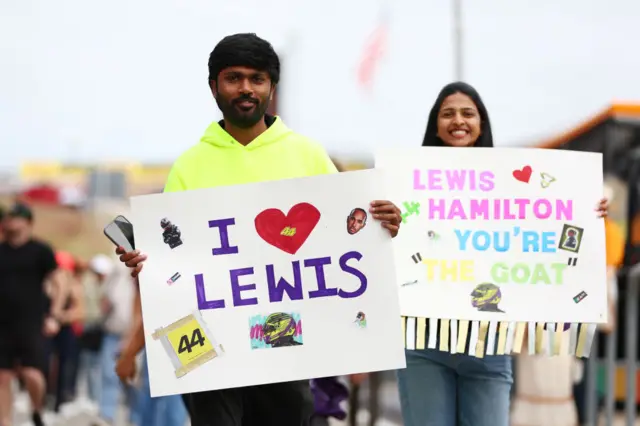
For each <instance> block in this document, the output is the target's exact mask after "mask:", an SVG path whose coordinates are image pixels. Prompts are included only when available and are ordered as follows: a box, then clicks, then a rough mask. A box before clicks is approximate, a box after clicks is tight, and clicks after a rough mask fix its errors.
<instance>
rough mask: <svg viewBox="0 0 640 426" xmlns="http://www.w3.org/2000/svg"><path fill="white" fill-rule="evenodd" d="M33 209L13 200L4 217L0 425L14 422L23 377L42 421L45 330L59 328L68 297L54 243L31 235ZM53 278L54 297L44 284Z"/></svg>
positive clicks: (35, 417)
mask: <svg viewBox="0 0 640 426" xmlns="http://www.w3.org/2000/svg"><path fill="white" fill-rule="evenodd" d="M32 230H33V214H32V212H31V210H30V209H29V207H28V206H26V205H24V204H15V205H14V206H13V207H12V208H11V209H10V210H9V211H8V212H7V214H6V217H5V218H4V221H3V234H4V241H2V242H1V243H0V425H2V426H9V425H11V424H12V420H13V419H12V416H13V413H12V405H13V404H12V393H11V383H12V381H13V379H14V377H15V373H16V372H19V373H20V375H21V376H22V378H23V380H24V382H25V386H26V388H27V391H28V392H29V396H30V398H31V406H32V409H33V415H32V420H33V423H34V425H35V426H42V425H44V423H43V422H42V416H41V412H42V408H43V404H44V395H45V389H46V384H45V376H44V371H45V369H46V361H47V360H46V356H45V342H46V340H45V339H46V337H45V334H47V335H49V336H50V335H53V334H55V333H57V331H58V329H59V323H58V320H57V318H58V316H59V315H60V314H61V313H62V308H63V303H64V300H65V297H66V289H65V288H64V281H63V280H61V279H59V277H58V274H57V263H56V258H55V255H54V253H53V250H52V249H51V247H50V246H49V245H48V244H46V243H44V242H42V241H38V240H36V239H34V238H33V236H32ZM48 279H51V283H52V289H53V292H52V299H51V300H50V299H49V297H48V296H47V294H46V292H45V286H44V283H45V281H47V280H48Z"/></svg>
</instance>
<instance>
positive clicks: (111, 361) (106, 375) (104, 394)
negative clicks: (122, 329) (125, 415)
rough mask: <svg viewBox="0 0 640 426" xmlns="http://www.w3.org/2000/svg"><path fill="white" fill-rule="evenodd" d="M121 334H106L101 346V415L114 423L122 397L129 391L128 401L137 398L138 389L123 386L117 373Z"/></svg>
mask: <svg viewBox="0 0 640 426" xmlns="http://www.w3.org/2000/svg"><path fill="white" fill-rule="evenodd" d="M121 339H122V337H121V336H119V335H116V334H105V335H104V338H103V340H102V347H101V348H100V383H101V385H102V389H101V392H100V400H99V403H98V405H99V413H100V417H101V418H102V419H104V420H107V421H108V422H111V423H113V421H114V418H115V416H116V413H117V411H118V405H119V403H120V397H121V395H123V394H124V393H125V392H126V393H127V395H126V397H127V401H131V400H132V399H133V400H135V399H136V395H135V393H137V391H136V390H135V389H134V388H133V387H131V386H126V387H125V386H123V385H122V383H121V382H120V379H119V378H118V375H117V374H116V355H117V354H118V351H119V350H120V340H121Z"/></svg>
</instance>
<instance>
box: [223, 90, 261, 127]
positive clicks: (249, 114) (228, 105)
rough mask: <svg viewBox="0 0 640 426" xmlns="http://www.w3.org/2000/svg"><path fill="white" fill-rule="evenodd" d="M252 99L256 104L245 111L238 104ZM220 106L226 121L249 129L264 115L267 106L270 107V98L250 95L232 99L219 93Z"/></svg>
mask: <svg viewBox="0 0 640 426" xmlns="http://www.w3.org/2000/svg"><path fill="white" fill-rule="evenodd" d="M243 101H250V102H253V103H254V104H255V106H254V107H253V109H252V110H250V111H246V112H245V111H243V110H242V109H240V107H238V106H237V104H239V103H240V102H243ZM216 103H217V104H218V108H220V111H222V115H223V116H224V119H225V121H228V122H229V124H231V125H233V126H235V127H239V128H241V129H248V128H250V127H253V126H255V125H256V124H257V123H258V122H259V121H260V120H262V118H263V117H264V114H265V112H266V111H267V108H269V98H266V99H262V100H259V99H257V98H252V97H250V96H241V97H239V98H235V99H233V100H231V101H229V100H227V99H226V98H225V97H223V96H221V95H220V94H218V97H216Z"/></svg>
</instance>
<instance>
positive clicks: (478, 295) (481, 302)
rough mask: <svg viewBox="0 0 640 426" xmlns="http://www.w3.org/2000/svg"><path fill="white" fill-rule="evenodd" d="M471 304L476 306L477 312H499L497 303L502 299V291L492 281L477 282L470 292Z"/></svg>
mask: <svg viewBox="0 0 640 426" xmlns="http://www.w3.org/2000/svg"><path fill="white" fill-rule="evenodd" d="M469 296H471V306H473V307H474V308H476V309H477V310H478V312H501V313H504V311H503V310H501V309H500V308H499V307H498V303H500V302H501V301H502V292H500V287H498V286H497V285H495V284H492V283H482V284H478V285H477V286H476V287H475V288H474V289H473V291H472V292H471V294H470V295H469Z"/></svg>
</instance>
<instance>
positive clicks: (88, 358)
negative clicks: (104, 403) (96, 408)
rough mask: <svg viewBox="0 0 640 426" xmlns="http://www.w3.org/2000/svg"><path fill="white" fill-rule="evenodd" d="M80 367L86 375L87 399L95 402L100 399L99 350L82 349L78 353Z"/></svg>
mask: <svg viewBox="0 0 640 426" xmlns="http://www.w3.org/2000/svg"><path fill="white" fill-rule="evenodd" d="M80 362H81V364H82V369H83V370H84V373H85V374H86V375H87V389H88V391H89V399H90V400H91V401H93V402H95V403H97V402H98V401H100V388H101V386H100V384H101V383H100V382H101V380H100V379H101V377H100V375H101V373H102V372H101V369H100V352H97V351H88V350H84V351H82V352H81V353H80Z"/></svg>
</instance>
